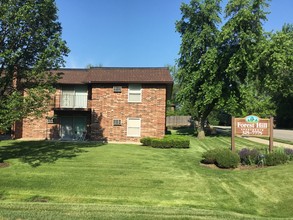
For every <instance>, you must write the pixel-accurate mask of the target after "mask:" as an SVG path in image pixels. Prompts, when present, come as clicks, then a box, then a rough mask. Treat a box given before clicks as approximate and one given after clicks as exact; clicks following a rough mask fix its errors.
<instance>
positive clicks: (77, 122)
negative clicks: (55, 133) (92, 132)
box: [60, 116, 86, 140]
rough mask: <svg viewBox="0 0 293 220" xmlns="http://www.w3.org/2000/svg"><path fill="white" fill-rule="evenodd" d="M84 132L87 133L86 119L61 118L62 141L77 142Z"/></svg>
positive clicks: (80, 117) (79, 117)
mask: <svg viewBox="0 0 293 220" xmlns="http://www.w3.org/2000/svg"><path fill="white" fill-rule="evenodd" d="M84 132H86V117H82V116H78V117H70V116H68V117H67V116H65V117H61V130H60V136H61V139H62V140H77V139H78V138H79V137H81V136H82V135H83V133H84Z"/></svg>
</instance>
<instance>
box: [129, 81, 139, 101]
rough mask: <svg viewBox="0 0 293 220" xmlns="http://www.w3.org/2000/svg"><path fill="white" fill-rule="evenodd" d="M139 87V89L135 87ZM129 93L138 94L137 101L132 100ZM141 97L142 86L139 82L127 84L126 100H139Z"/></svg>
mask: <svg viewBox="0 0 293 220" xmlns="http://www.w3.org/2000/svg"><path fill="white" fill-rule="evenodd" d="M138 87H139V90H138V89H137V88H138ZM131 95H140V97H139V100H138V101H132V100H131V99H130V96H131ZM141 97H142V86H141V84H129V85H128V102H141V99H142V98H141Z"/></svg>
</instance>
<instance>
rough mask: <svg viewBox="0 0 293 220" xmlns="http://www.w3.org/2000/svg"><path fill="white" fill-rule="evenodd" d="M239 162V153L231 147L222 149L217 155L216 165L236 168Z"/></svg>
mask: <svg viewBox="0 0 293 220" xmlns="http://www.w3.org/2000/svg"><path fill="white" fill-rule="evenodd" d="M239 162H240V157H239V155H238V154H237V153H235V152H232V151H231V150H229V149H222V150H220V151H219V152H218V153H217V155H216V165H217V166H218V167H221V168H236V167H238V164H239Z"/></svg>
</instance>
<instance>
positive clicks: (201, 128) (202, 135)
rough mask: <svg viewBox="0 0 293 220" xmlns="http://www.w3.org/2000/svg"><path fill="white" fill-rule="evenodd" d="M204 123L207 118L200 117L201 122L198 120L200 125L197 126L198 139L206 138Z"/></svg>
mask: <svg viewBox="0 0 293 220" xmlns="http://www.w3.org/2000/svg"><path fill="white" fill-rule="evenodd" d="M204 123H205V118H204V117H200V118H199V122H198V127H197V138H198V139H204V138H205V131H204Z"/></svg>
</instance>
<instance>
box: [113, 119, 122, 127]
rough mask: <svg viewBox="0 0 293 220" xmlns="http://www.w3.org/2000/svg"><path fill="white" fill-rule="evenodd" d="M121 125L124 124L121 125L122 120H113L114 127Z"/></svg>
mask: <svg viewBox="0 0 293 220" xmlns="http://www.w3.org/2000/svg"><path fill="white" fill-rule="evenodd" d="M121 124H122V123H121V120H120V119H114V120H113V125H114V126H121Z"/></svg>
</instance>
